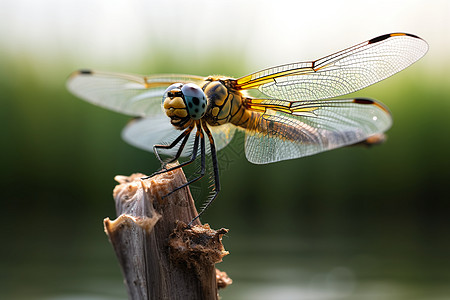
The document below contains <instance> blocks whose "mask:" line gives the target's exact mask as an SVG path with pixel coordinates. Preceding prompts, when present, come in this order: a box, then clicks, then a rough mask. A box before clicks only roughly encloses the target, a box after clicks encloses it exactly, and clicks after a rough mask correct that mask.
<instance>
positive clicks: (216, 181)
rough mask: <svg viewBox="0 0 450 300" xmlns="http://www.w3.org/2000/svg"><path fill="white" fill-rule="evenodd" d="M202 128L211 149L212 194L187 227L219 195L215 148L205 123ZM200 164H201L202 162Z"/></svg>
mask: <svg viewBox="0 0 450 300" xmlns="http://www.w3.org/2000/svg"><path fill="white" fill-rule="evenodd" d="M203 128H204V129H205V133H206V135H207V136H208V139H209V144H210V149H211V160H212V165H213V171H214V194H213V195H212V196H211V197H209V199H208V202H206V204H205V205H204V206H203V208H202V209H201V210H200V212H199V213H198V215H197V216H196V217H195V218H193V219H192V220H191V222H189V224H188V227H190V226H191V225H192V223H194V221H195V220H197V219H198V218H199V217H200V216H201V215H202V214H203V213H204V212H205V210H206V209H207V208H208V207H209V206H210V205H211V203H212V202H213V201H214V199H216V198H217V195H218V194H219V191H220V181H219V165H218V163H217V153H216V146H215V144H214V139H213V136H212V134H211V132H210V131H209V129H208V127H207V125H206V124H205V123H203ZM202 163H203V160H202Z"/></svg>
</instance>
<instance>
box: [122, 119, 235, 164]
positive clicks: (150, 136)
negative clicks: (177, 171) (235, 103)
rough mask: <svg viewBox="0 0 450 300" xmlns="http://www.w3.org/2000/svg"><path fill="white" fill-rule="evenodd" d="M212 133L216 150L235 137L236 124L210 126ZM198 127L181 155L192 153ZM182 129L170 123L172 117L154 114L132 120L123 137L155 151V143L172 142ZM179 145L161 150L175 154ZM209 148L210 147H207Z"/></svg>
mask: <svg viewBox="0 0 450 300" xmlns="http://www.w3.org/2000/svg"><path fill="white" fill-rule="evenodd" d="M209 128H210V130H211V133H212V135H213V138H214V142H215V144H216V150H217V151H218V150H220V149H222V148H224V147H225V146H226V145H227V144H228V143H229V142H230V141H231V139H232V138H233V135H234V132H235V129H236V128H235V126H233V125H231V124H225V125H221V126H210V127H209ZM195 132H196V129H194V130H193V131H192V132H191V135H190V136H189V140H188V142H187V143H186V147H185V149H184V150H183V152H182V154H181V156H183V157H187V156H190V155H191V154H192V146H193V144H194V138H195ZM181 133H182V131H180V130H177V129H175V127H173V126H172V124H170V119H169V118H168V117H167V116H165V115H163V114H159V115H153V116H149V117H146V118H141V119H136V120H133V121H131V122H130V123H129V124H128V125H127V126H126V127H125V128H124V129H123V131H122V138H123V139H124V140H125V141H126V142H127V143H129V144H131V145H133V146H135V147H138V148H140V149H143V150H147V151H150V152H153V146H154V145H161V144H163V145H169V144H171V143H172V142H173V141H174V140H175V139H176V138H177V137H178V136H179V135H180V134H181ZM178 148H179V145H177V146H176V147H174V148H173V149H172V150H161V151H159V152H160V153H162V154H166V155H170V156H173V155H175V153H176V152H177V150H178ZM207 149H209V147H207Z"/></svg>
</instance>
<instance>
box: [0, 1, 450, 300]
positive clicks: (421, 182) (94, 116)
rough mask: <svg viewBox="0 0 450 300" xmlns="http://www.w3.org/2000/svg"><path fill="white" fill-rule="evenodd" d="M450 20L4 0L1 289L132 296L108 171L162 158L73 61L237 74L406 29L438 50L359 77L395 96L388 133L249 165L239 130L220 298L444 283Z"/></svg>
mask: <svg viewBox="0 0 450 300" xmlns="http://www.w3.org/2000/svg"><path fill="white" fill-rule="evenodd" d="M449 20H450V4H449V2H448V1H446V0H442V1H438V0H436V1H424V0H423V1H415V0H402V1H386V0H381V1H356V0H355V1H347V0H344V1H325V0H317V1H285V0H278V1H256V0H255V1H170V0H167V1H138V0H134V1H117V0H109V1H100V0H76V1H75V0H65V1H58V0H42V1H33V0H29V1H26V0H2V2H1V3H0V97H1V101H0V103H1V105H0V122H1V126H0V132H1V137H2V140H3V142H2V145H1V156H0V164H1V185H2V186H1V191H2V197H1V200H0V203H1V207H2V209H3V213H2V214H1V221H0V222H1V224H0V231H1V237H2V241H1V247H0V298H1V299H124V298H126V292H125V287H124V286H123V284H122V277H121V274H120V269H119V266H118V264H117V262H116V260H115V257H114V253H113V250H112V248H111V246H110V245H109V243H108V240H107V237H106V235H105V234H104V233H103V227H102V220H103V218H104V217H111V218H114V217H115V212H114V203H113V199H112V196H111V195H112V189H113V187H114V185H115V182H114V181H113V178H114V176H115V175H117V174H124V175H128V174H131V173H134V172H143V173H150V172H152V171H154V170H156V169H157V168H158V167H159V166H158V163H157V161H156V159H155V157H154V156H153V154H151V153H146V152H144V151H141V150H139V149H135V148H133V147H132V146H129V145H127V144H126V143H125V142H123V141H122V140H121V139H120V132H121V129H122V128H123V126H124V125H125V124H126V122H127V121H128V117H126V116H123V115H120V114H117V113H114V112H110V111H107V110H104V109H101V108H98V107H95V106H93V105H91V104H88V103H85V102H83V101H81V100H79V99H77V98H75V97H74V96H72V95H70V94H69V93H68V92H67V90H66V88H65V81H66V79H67V77H68V75H69V74H70V73H71V72H72V71H74V70H76V69H80V68H93V69H101V70H107V71H120V72H130V73H141V74H152V73H188V74H196V75H205V76H206V75H210V74H224V75H228V76H233V77H239V76H243V75H246V74H248V73H251V72H254V71H257V70H260V69H263V68H266V67H271V66H275V65H279V64H284V63H290V62H295V61H304V60H312V59H316V58H319V57H322V56H324V55H328V54H330V53H333V52H335V51H338V50H341V49H344V48H346V47H349V46H352V45H354V44H356V43H359V42H362V41H365V40H368V39H370V38H373V37H376V36H378V35H381V34H385V33H390V32H397V31H403V32H409V33H414V34H416V35H419V36H421V37H422V38H424V39H425V40H426V41H427V42H428V43H429V44H430V51H429V52H428V54H427V55H426V56H425V57H424V58H423V59H422V60H420V61H419V62H418V63H416V64H415V65H413V66H412V67H410V68H408V69H407V70H405V71H403V72H401V73H399V74H397V75H395V76H394V77H392V78H390V79H388V80H385V81H384V82H381V83H378V84H376V85H374V86H372V87H369V88H367V89H364V90H362V91H359V92H357V93H355V95H358V96H364V97H373V98H376V99H379V100H381V101H383V102H384V103H385V104H386V105H388V106H389V107H390V109H391V111H392V113H393V116H394V126H393V127H392V129H390V130H389V131H388V140H387V142H386V143H385V144H384V145H381V146H379V147H373V148H370V149H366V148H362V147H348V148H344V149H338V150H334V151H331V152H327V153H322V154H318V155H315V156H311V157H306V158H302V159H297V160H292V161H285V162H280V163H276V164H270V165H262V166H256V165H252V164H250V163H249V162H247V161H246V159H245V157H244V155H243V148H242V147H243V142H242V136H237V137H236V138H235V139H234V140H233V142H232V144H231V145H230V146H229V147H228V148H227V149H226V150H224V152H222V153H221V154H220V156H221V158H222V163H221V164H222V170H221V180H222V186H223V191H222V192H221V194H220V196H219V198H218V199H217V201H216V202H215V203H214V204H213V205H212V207H211V208H210V209H209V210H208V211H207V212H206V213H205V215H204V216H203V222H207V223H209V224H210V225H211V226H212V227H213V228H216V229H218V228H220V227H226V228H229V229H230V232H229V234H228V235H227V236H226V237H224V244H225V247H226V249H227V250H229V251H230V252H231V255H229V256H228V257H226V258H225V259H224V262H223V263H221V264H220V265H219V266H218V267H219V268H220V269H222V270H224V271H226V272H227V273H228V274H229V275H230V276H231V277H232V279H233V280H234V284H233V285H232V286H230V287H229V288H227V289H226V290H224V291H222V292H221V296H222V297H223V299H308V300H309V299H314V300H316V299H320V300H321V299H359V300H364V299H409V300H411V299H427V300H430V299H450V272H449V271H450V269H449V268H450V260H449V257H450V255H449V254H450V240H449V237H450V235H449V234H450V230H449V228H450V227H449V226H450V220H449V213H450V207H449V200H450V197H449V182H450V159H449V153H450V118H449V115H450V78H449V73H448V68H449V67H450V59H449V53H450V23H449ZM198 205H199V206H200V205H201V201H200V203H198Z"/></svg>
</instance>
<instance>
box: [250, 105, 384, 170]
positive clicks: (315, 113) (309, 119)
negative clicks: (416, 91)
mask: <svg viewBox="0 0 450 300" xmlns="http://www.w3.org/2000/svg"><path fill="white" fill-rule="evenodd" d="M265 101H269V102H270V101H277V104H276V105H278V106H276V105H275V104H274V105H272V106H271V107H272V108H273V109H269V108H268V109H266V111H265V112H264V113H261V114H260V116H259V117H258V118H257V119H256V120H254V122H252V124H251V125H249V127H248V128H247V130H246V139H245V154H246V157H247V159H248V160H249V161H250V162H252V163H255V164H265V163H271V162H276V161H281V160H287V159H293V158H298V157H303V156H308V155H312V154H315V153H318V152H322V151H326V150H330V149H334V148H338V147H342V146H346V145H351V144H354V143H357V142H361V141H364V140H365V139H367V138H368V137H370V136H372V135H374V134H377V133H381V132H384V131H386V130H387V129H388V128H389V127H390V126H391V124H392V118H391V114H390V113H389V111H388V110H387V108H386V107H384V106H383V105H382V104H381V103H379V102H377V101H375V100H371V99H361V98H360V99H336V100H323V101H315V102H314V101H313V102H309V101H308V102H298V103H295V102H294V103H293V102H289V101H284V103H285V104H286V105H287V104H292V103H293V104H294V105H291V112H290V113H287V112H283V110H282V109H280V107H279V106H281V103H283V101H281V100H265ZM261 105H262V104H261ZM265 105H267V106H268V103H266V104H265Z"/></svg>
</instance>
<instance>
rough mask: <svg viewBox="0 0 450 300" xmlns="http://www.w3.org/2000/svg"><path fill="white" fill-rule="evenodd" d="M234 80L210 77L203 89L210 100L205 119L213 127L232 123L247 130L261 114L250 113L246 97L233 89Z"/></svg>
mask: <svg viewBox="0 0 450 300" xmlns="http://www.w3.org/2000/svg"><path fill="white" fill-rule="evenodd" d="M234 81H235V80H234V79H223V78H220V77H208V79H207V80H206V81H205V84H204V85H203V87H202V89H203V91H204V93H205V95H206V98H207V99H208V108H207V110H206V113H205V116H204V119H205V120H206V122H207V123H208V124H209V125H211V126H220V125H223V124H226V123H231V124H233V125H236V126H238V127H241V128H247V126H248V123H249V121H250V120H251V119H254V118H256V117H258V116H259V115H260V114H259V113H257V112H253V111H250V110H249V109H247V107H246V105H245V99H246V98H245V96H243V95H242V93H241V92H240V91H238V90H236V89H234V88H233V86H232V85H233V82H234Z"/></svg>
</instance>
